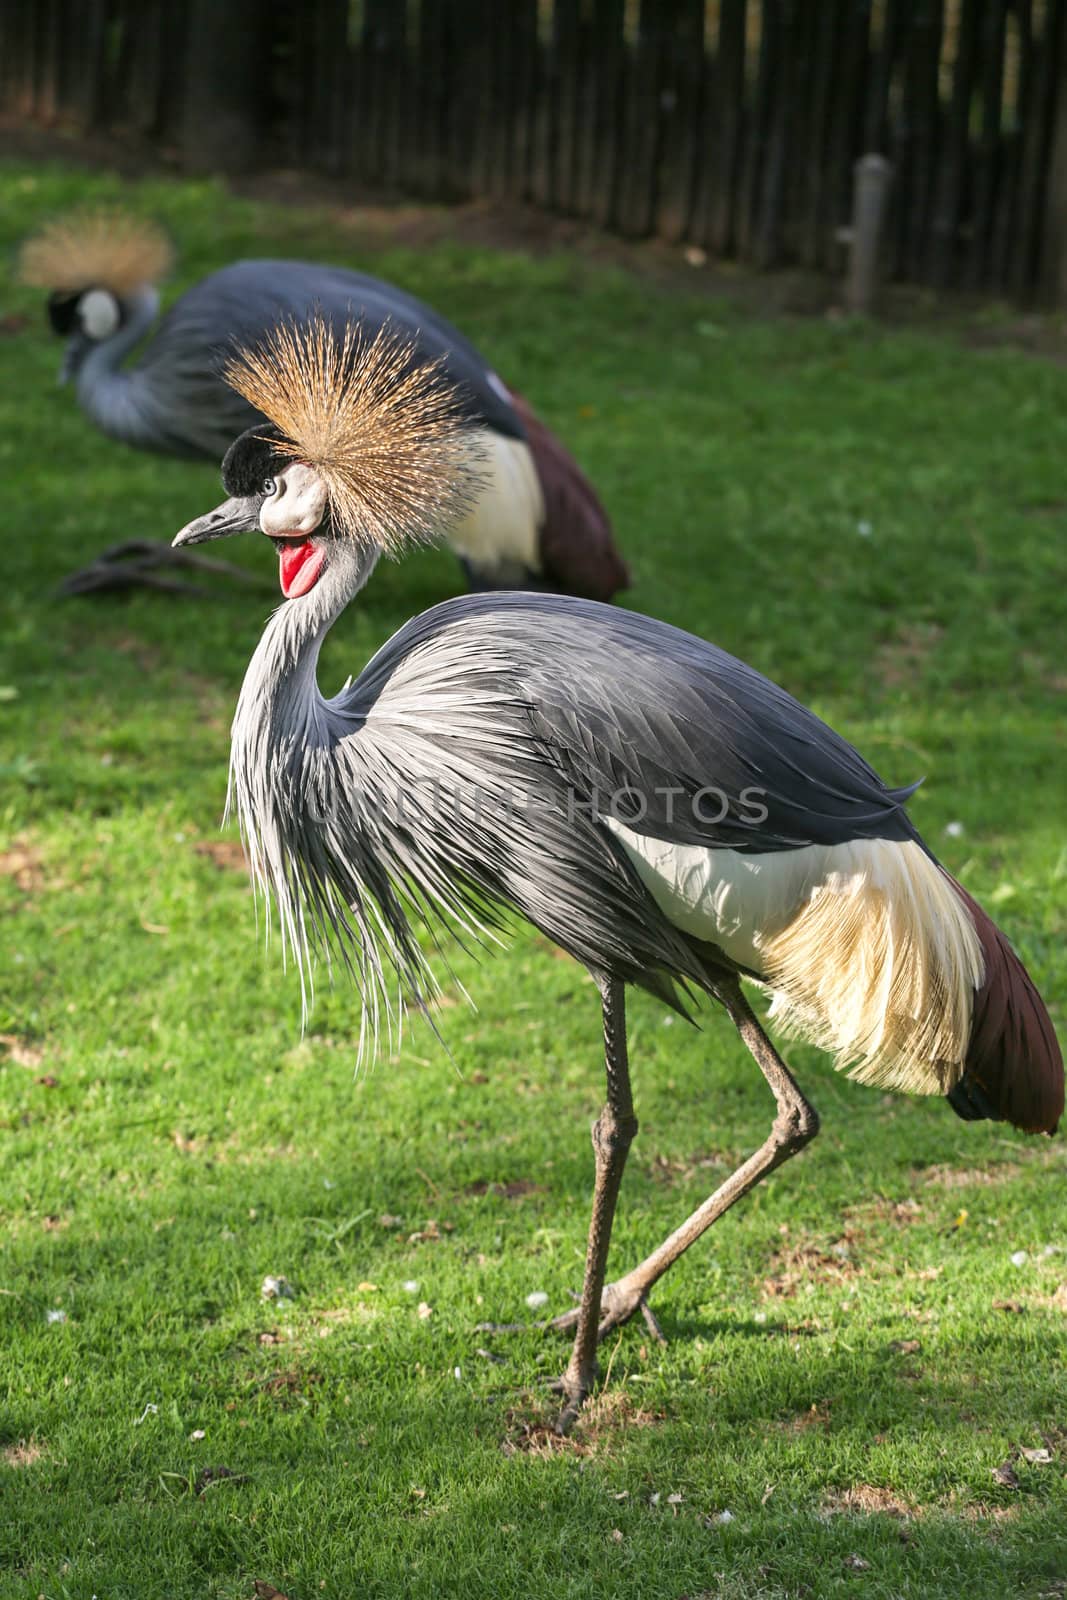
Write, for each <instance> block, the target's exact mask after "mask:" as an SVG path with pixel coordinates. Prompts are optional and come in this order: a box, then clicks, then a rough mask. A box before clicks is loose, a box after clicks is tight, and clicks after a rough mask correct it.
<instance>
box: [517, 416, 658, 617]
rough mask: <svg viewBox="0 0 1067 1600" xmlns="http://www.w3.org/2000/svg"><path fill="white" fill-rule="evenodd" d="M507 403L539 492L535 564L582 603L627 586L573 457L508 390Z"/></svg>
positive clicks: (603, 517) (604, 521)
mask: <svg viewBox="0 0 1067 1600" xmlns="http://www.w3.org/2000/svg"><path fill="white" fill-rule="evenodd" d="M509 393H510V395H511V400H512V404H513V405H514V407H515V410H516V411H517V413H518V415H519V419H520V421H521V422H522V425H523V427H524V429H525V430H526V442H527V444H528V445H529V446H530V454H531V455H532V456H533V459H534V465H535V466H536V468H537V475H538V477H539V478H540V480H541V492H542V494H543V495H544V500H545V525H544V527H543V528H542V530H541V560H542V562H543V564H544V575H545V577H546V579H547V580H548V581H549V582H550V583H551V584H553V585H554V586H555V587H556V588H559V589H563V590H565V591H566V592H567V593H569V594H576V595H581V596H582V597H583V598H584V599H586V600H610V599H611V597H612V595H613V594H615V593H616V592H617V591H618V590H619V589H626V588H628V587H629V583H630V574H629V572H628V571H627V568H626V563H625V562H624V561H623V559H622V557H621V556H620V554H619V552H618V550H617V549H616V548H615V539H614V536H613V534H612V531H611V523H610V522H609V520H608V514H607V512H606V511H605V510H604V507H603V506H602V505H601V504H600V501H599V500H598V499H597V496H596V491H595V489H594V488H593V486H592V484H591V483H590V482H589V479H588V478H587V477H586V476H585V474H584V473H583V472H582V470H581V468H580V467H579V466H578V464H577V462H576V461H575V460H574V458H573V457H572V456H571V455H570V454H569V453H568V452H567V451H566V450H565V449H564V448H563V446H562V444H560V442H559V440H558V439H557V438H556V436H555V434H554V433H551V432H550V431H549V430H548V428H546V427H545V425H544V423H543V422H542V421H541V419H540V417H539V416H538V415H537V414H536V412H534V411H532V410H531V409H530V406H529V404H528V402H527V401H526V400H525V399H524V398H523V397H522V395H521V394H516V392H515V390H514V389H511V390H510V391H509Z"/></svg>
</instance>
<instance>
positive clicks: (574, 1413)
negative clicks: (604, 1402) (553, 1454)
mask: <svg viewBox="0 0 1067 1600" xmlns="http://www.w3.org/2000/svg"><path fill="white" fill-rule="evenodd" d="M595 1378H596V1374H595V1372H594V1373H591V1374H590V1375H589V1379H588V1382H585V1383H583V1382H580V1381H579V1382H573V1381H571V1379H570V1376H569V1373H565V1374H564V1376H563V1377H562V1378H557V1379H556V1381H555V1383H553V1384H552V1385H550V1387H551V1389H552V1392H553V1393H554V1394H561V1395H564V1396H565V1399H564V1402H563V1409H562V1411H561V1412H560V1414H559V1416H558V1417H557V1418H556V1430H555V1431H556V1432H557V1433H558V1434H559V1435H560V1437H561V1438H566V1436H567V1434H568V1433H570V1431H571V1429H572V1428H573V1427H574V1424H575V1423H576V1422H577V1421H578V1418H579V1417H580V1416H581V1414H582V1407H583V1406H584V1405H585V1402H586V1401H587V1400H588V1399H589V1396H590V1395H591V1394H592V1392H593V1382H594V1380H595Z"/></svg>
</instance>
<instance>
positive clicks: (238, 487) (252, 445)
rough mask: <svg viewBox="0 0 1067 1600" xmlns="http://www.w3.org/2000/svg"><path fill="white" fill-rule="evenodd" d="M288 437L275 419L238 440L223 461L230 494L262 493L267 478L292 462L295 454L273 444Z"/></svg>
mask: <svg viewBox="0 0 1067 1600" xmlns="http://www.w3.org/2000/svg"><path fill="white" fill-rule="evenodd" d="M284 437H285V435H284V434H283V433H282V431H281V429H280V428H276V427H275V425H274V423H273V422H261V423H260V424H259V425H258V426H257V427H254V428H249V429H248V431H247V432H246V433H242V435H241V437H240V438H239V439H235V440H234V442H233V444H231V446H230V448H229V449H228V450H227V452H226V454H225V456H224V458H223V462H222V487H223V488H224V489H225V490H226V493H227V494H230V495H234V496H239V497H241V498H244V497H246V496H247V495H254V494H262V493H263V485H264V483H265V482H266V480H267V479H268V478H272V477H273V476H274V475H275V473H276V472H279V471H280V470H281V469H282V467H287V466H290V465H291V463H292V459H293V458H292V456H289V455H285V454H284V453H283V452H282V451H279V450H276V449H275V448H274V446H273V444H272V443H271V441H272V440H273V439H283V438H284Z"/></svg>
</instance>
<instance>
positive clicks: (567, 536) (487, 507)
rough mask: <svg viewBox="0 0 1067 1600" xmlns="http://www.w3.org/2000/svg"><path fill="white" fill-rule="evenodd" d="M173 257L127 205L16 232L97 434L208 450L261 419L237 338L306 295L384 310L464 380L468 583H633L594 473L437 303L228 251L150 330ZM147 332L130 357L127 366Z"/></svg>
mask: <svg viewBox="0 0 1067 1600" xmlns="http://www.w3.org/2000/svg"><path fill="white" fill-rule="evenodd" d="M169 260H170V247H169V245H168V243H167V240H166V239H165V238H164V236H163V234H162V233H161V232H160V231H159V230H158V229H157V228H156V227H154V226H153V225H151V224H149V223H147V222H146V221H144V220H142V219H139V218H136V217H133V216H129V215H127V214H124V213H121V212H118V213H110V212H96V213H86V214H83V215H76V216H73V217H70V218H67V219H65V220H60V221H57V222H54V223H53V224H52V225H51V226H50V227H47V228H45V229H44V230H43V232H42V233H40V234H39V235H38V236H37V237H36V238H34V239H31V240H29V241H28V242H27V243H26V245H25V246H24V247H23V251H22V257H21V276H22V278H23V280H24V281H25V282H28V283H31V284H34V285H36V286H37V287H40V288H46V289H48V290H50V295H49V301H48V315H49V318H50V320H51V324H52V327H53V329H54V330H55V332H56V333H58V334H61V335H62V336H63V337H64V338H65V339H66V341H67V346H66V354H65V357H64V361H63V368H62V373H61V380H66V379H72V380H73V381H74V384H75V387H76V390H77V396H78V401H79V404H80V405H81V407H82V409H83V411H85V413H86V414H87V416H89V417H90V418H91V419H92V420H93V422H95V423H96V425H97V426H98V427H99V428H101V429H102V430H103V432H104V433H106V434H109V435H110V436H111V437H112V438H115V439H119V440H121V441H122V442H123V443H125V444H129V445H133V446H135V447H136V448H137V449H141V450H153V451H158V452H160V453H161V454H164V455H175V456H205V457H207V458H209V459H210V460H212V461H216V462H217V461H218V460H219V459H220V457H221V456H222V455H223V454H224V452H225V451H226V449H227V448H228V447H229V445H230V444H231V443H232V442H233V440H234V438H235V437H236V436H237V435H238V434H239V433H241V432H243V431H244V430H245V429H246V428H248V427H250V426H252V425H253V424H255V423H257V422H261V421H263V418H262V417H261V416H259V414H258V413H257V411H256V408H255V407H254V406H253V405H251V404H250V403H249V402H248V401H247V400H245V399H244V398H243V397H242V396H241V395H239V394H237V393H236V392H235V391H234V390H233V389H231V388H230V386H229V385H228V384H227V383H226V382H225V381H224V380H223V377H222V370H223V367H224V366H225V363H226V360H227V358H228V357H229V355H230V354H231V353H232V350H233V348H234V345H235V343H238V344H240V345H241V346H244V347H247V346H250V345H254V344H255V343H256V342H257V341H258V340H260V339H261V338H263V337H264V335H265V334H266V333H267V332H268V330H269V329H270V328H272V327H273V326H274V325H275V324H276V323H278V322H279V321H283V320H292V319H294V318H295V319H300V318H303V317H306V316H307V315H308V314H309V313H310V312H311V311H312V310H317V311H319V312H321V313H322V314H323V315H324V316H325V317H326V318H327V319H328V320H330V321H332V322H334V323H335V324H337V326H338V327H339V328H343V327H344V326H345V325H347V324H348V323H349V322H351V321H353V320H355V321H357V322H358V323H359V325H360V326H361V328H362V329H363V331H364V334H365V335H367V336H369V337H373V335H374V334H376V333H377V332H378V331H379V330H380V329H381V328H382V327H384V326H386V325H387V324H388V325H389V326H391V327H392V328H393V329H394V330H396V331H397V332H398V333H400V334H402V335H403V336H404V337H405V339H406V341H407V342H409V343H410V344H411V345H412V348H413V351H414V353H415V355H416V356H417V359H418V360H419V361H420V362H424V361H438V362H439V363H440V365H441V368H442V371H443V372H444V373H445V374H446V376H447V378H448V380H449V382H450V383H451V384H452V385H453V386H454V387H455V389H456V390H457V392H458V393H460V394H461V395H462V404H463V408H464V414H465V420H466V423H467V430H468V433H467V437H468V442H469V444H470V445H471V449H472V452H473V453H474V454H476V455H477V456H478V457H479V460H480V473H479V491H478V493H477V494H476V495H475V496H473V497H472V498H471V499H470V501H469V502H468V504H467V507H466V513H465V515H464V516H463V517H462V518H461V519H460V520H458V521H457V523H456V524H455V526H454V527H453V528H452V529H451V530H450V531H449V535H448V537H449V542H450V543H451V546H452V549H453V550H454V551H455V553H456V555H457V556H458V557H459V559H460V561H461V562H462V564H463V566H464V568H465V571H466V573H467V578H468V581H469V583H470V585H471V587H472V588H474V589H500V588H509V589H510V588H545V589H558V590H564V591H567V592H569V593H573V594H579V595H584V596H586V597H588V598H591V599H597V600H609V599H610V598H611V596H612V595H613V594H615V593H616V591H617V590H619V589H622V588H625V587H626V585H627V584H628V582H629V577H628V574H627V570H626V567H625V564H624V563H623V561H622V558H621V557H620V555H619V553H618V551H617V549H616V548H615V543H614V539H613V536H612V530H611V524H610V522H609V521H608V517H607V514H606V512H605V511H604V508H603V506H602V505H601V504H600V501H599V500H598V498H597V496H596V493H595V491H594V490H593V488H592V486H591V484H590V483H589V481H588V479H587V478H586V477H585V476H584V474H583V473H582V472H581V470H580V469H579V467H578V466H577V464H576V462H575V461H574V460H573V458H572V457H571V456H570V455H569V454H568V452H567V451H566V450H565V448H564V447H563V445H562V444H561V443H560V441H559V440H558V439H557V438H556V437H555V436H554V435H553V434H552V433H551V432H550V431H549V429H548V428H547V427H546V426H545V424H544V423H543V422H542V421H541V420H540V419H539V418H538V417H537V416H536V415H535V413H534V412H533V411H532V410H531V408H530V406H529V405H528V404H527V403H526V401H525V400H524V399H523V398H522V396H521V395H520V394H517V393H516V392H515V391H514V390H513V389H511V388H509V387H508V385H507V384H506V383H504V381H503V380H502V379H501V378H499V377H498V376H497V374H496V373H495V372H494V371H493V370H492V368H491V367H490V366H489V364H488V362H487V361H486V360H485V358H484V357H483V356H482V355H480V354H479V353H478V351H477V350H476V349H475V348H474V346H473V345H472V344H471V343H470V341H469V340H467V339H466V338H464V336H463V334H461V333H460V332H459V330H458V329H457V328H454V327H453V326H452V325H451V323H449V322H446V320H445V319H444V317H441V316H439V315H438V314H437V312H435V311H434V310H432V309H431V307H430V306H427V305H424V304H423V303H422V301H420V300H416V299H415V298H414V297H413V296H412V295H409V294H405V293H404V291H403V290H402V289H398V288H396V286H395V285H393V284H390V283H384V282H382V281H381V280H380V279H378V278H372V277H368V276H366V275H365V274H364V273H360V272H350V271H348V270H346V269H345V268H342V267H332V266H316V265H313V264H312V263H310V262H304V261H271V260H264V261H236V262H234V263H233V264H232V265H231V266H228V267H223V268H222V269H221V271H218V272H212V273H210V274H209V275H208V276H207V277H206V278H202V279H201V280H200V281H199V282H198V283H196V284H194V285H193V287H192V288H191V289H188V290H186V292H185V293H184V294H183V295H181V296H180V297H179V299H178V300H177V301H175V303H174V305H173V306H172V307H171V308H170V310H169V311H168V312H167V314H166V316H165V317H164V318H163V320H162V322H160V323H159V325H158V326H157V327H155V331H154V332H152V329H153V325H154V324H155V322H156V318H157V316H158V313H159V291H158V288H157V287H156V285H157V283H158V281H159V279H160V278H161V277H162V276H163V275H164V273H165V272H166V269H167V266H168V263H169ZM150 333H151V337H150V338H148V335H149V334H150ZM146 338H148V343H147V344H146V345H145V346H144V348H143V350H142V352H141V354H140V357H139V359H137V360H136V362H134V363H133V364H132V365H124V362H125V359H126V357H127V356H128V355H129V354H130V353H131V352H132V351H133V350H134V348H135V347H136V346H137V345H138V344H139V343H140V342H141V341H142V340H144V339H146ZM154 548H155V550H158V548H159V547H152V546H147V547H146V546H145V545H143V544H139V543H137V542H136V541H134V542H130V543H128V544H127V545H124V546H120V547H118V551H117V554H118V557H119V558H122V557H124V556H132V557H134V560H133V562H132V565H131V564H129V563H128V562H126V561H124V560H122V559H112V560H109V559H108V556H107V554H105V556H104V557H102V558H101V559H100V560H98V561H97V562H96V563H94V565H93V567H91V568H90V569H88V570H87V572H86V573H84V574H81V575H78V576H76V577H75V579H74V580H73V581H70V582H68V587H69V588H71V589H72V590H75V591H78V590H84V589H87V588H100V587H112V586H116V585H117V586H120V587H124V586H125V584H126V583H127V582H130V581H135V580H136V579H137V578H138V577H143V576H145V575H147V574H149V573H150V572H151V570H152V565H153V560H152V558H153V554H154ZM163 549H164V553H166V547H163ZM175 559H177V558H175ZM163 581H164V583H165V585H166V586H167V587H174V585H173V583H171V582H170V581H169V580H167V579H164V580H163Z"/></svg>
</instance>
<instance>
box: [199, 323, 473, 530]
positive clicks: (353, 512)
mask: <svg viewBox="0 0 1067 1600" xmlns="http://www.w3.org/2000/svg"><path fill="white" fill-rule="evenodd" d="M225 377H226V381H227V383H229V384H230V386H231V388H233V389H236V390H237V393H238V394H240V395H243V396H244V398H245V399H246V400H247V401H248V402H249V404H250V405H253V406H255V407H256V409H257V411H262V413H263V415H264V416H266V417H269V418H270V420H271V422H273V423H274V424H275V425H276V427H278V428H280V429H281V432H282V433H283V434H284V435H285V437H284V439H281V440H278V441H274V440H272V441H271V442H272V443H273V444H275V445H276V448H277V449H278V450H279V451H281V452H282V453H283V454H285V455H291V456H292V457H293V458H294V459H295V460H299V461H306V462H307V463H308V464H309V465H310V466H312V467H314V468H315V470H316V471H317V472H318V473H319V474H320V476H321V477H322V479H323V481H324V482H325V484H326V489H327V493H328V495H329V498H330V509H331V513H332V517H333V524H334V527H335V529H336V531H337V532H338V533H339V534H341V535H343V536H346V537H351V538H359V537H361V536H362V537H367V538H370V539H373V540H374V542H375V543H376V544H379V545H380V546H381V547H382V549H383V550H387V551H391V552H394V553H395V552H396V551H397V550H399V549H400V548H402V546H403V545H405V544H407V543H408V542H410V541H412V540H416V541H418V540H430V539H433V538H436V537H437V536H438V535H439V534H441V533H442V532H444V531H445V530H446V529H447V528H448V527H449V525H450V524H451V523H452V522H454V521H455V520H456V519H457V518H458V517H460V516H462V515H463V513H464V512H465V511H467V510H468V509H469V507H470V503H471V500H472V498H473V496H474V493H475V490H476V487H477V482H478V477H477V462H478V459H479V457H478V455H477V450H476V446H475V444H474V440H473V436H472V432H471V430H470V428H469V427H467V426H466V425H465V420H464V416H463V412H462V407H461V405H460V401H459V396H458V394H457V392H456V390H455V389H454V388H453V387H452V386H451V385H450V384H449V383H448V382H447V380H446V379H445V378H444V376H443V374H442V371H441V366H440V363H439V362H437V361H431V362H421V363H420V362H419V360H418V357H417V355H416V351H415V347H414V345H413V343H412V342H411V341H410V340H407V339H405V338H404V337H403V336H402V335H400V334H399V333H397V331H396V330H395V329H393V328H391V327H390V326H389V324H386V325H385V326H384V327H383V328H381V329H380V330H378V331H377V332H375V333H374V334H373V335H368V334H366V333H365V332H364V330H363V328H362V327H361V326H360V325H359V323H358V322H355V321H353V322H350V323H348V324H346V326H345V330H344V334H343V336H342V337H338V335H337V334H336V333H335V332H334V329H333V327H332V326H331V324H330V323H329V322H327V321H326V320H325V319H324V318H323V317H322V316H321V315H320V314H318V313H316V314H315V315H313V316H312V317H310V318H309V319H308V321H307V322H306V323H296V322H288V323H280V324H279V325H277V326H276V327H275V328H273V329H272V330H271V332H270V334H269V335H268V336H267V338H266V340H265V341H264V342H263V343H262V344H260V345H257V346H253V347H251V348H248V349H242V350H239V351H238V353H237V354H236V355H235V356H234V358H233V359H232V360H231V361H230V362H229V364H228V366H227V368H226V372H225Z"/></svg>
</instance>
